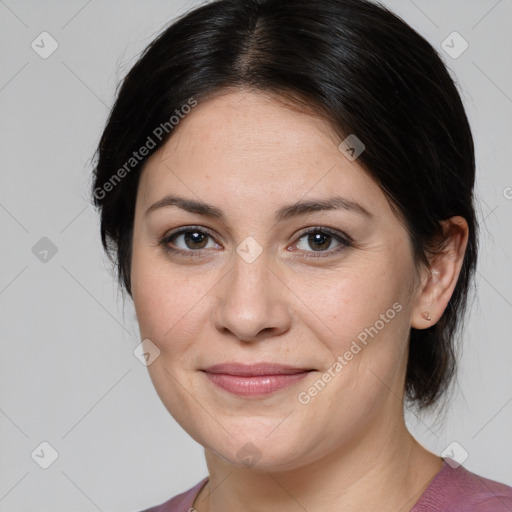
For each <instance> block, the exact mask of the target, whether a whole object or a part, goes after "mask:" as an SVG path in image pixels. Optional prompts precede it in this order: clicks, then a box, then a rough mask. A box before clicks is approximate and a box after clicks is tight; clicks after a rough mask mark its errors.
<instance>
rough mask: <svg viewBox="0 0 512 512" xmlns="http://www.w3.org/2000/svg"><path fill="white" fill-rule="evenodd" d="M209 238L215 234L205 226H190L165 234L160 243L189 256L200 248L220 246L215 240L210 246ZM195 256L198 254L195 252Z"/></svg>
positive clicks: (168, 249) (168, 248) (170, 249)
mask: <svg viewBox="0 0 512 512" xmlns="http://www.w3.org/2000/svg"><path fill="white" fill-rule="evenodd" d="M209 238H210V239H212V240H213V235H212V234H211V233H210V232H209V231H206V230H205V229H204V228H199V227H195V226H188V227H186V228H182V229H179V230H177V231H174V232H173V233H170V234H169V235H167V236H165V237H164V238H162V240H160V241H159V245H162V246H164V247H165V249H166V250H167V251H169V252H177V253H182V254H186V255H187V256H189V255H192V254H191V253H194V252H196V253H197V252H200V249H210V248H216V247H218V244H216V243H215V242H213V241H212V244H213V245H210V246H208V239H209ZM193 256H196V254H193ZM197 256H199V254H197Z"/></svg>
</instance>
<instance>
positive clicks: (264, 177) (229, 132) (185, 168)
mask: <svg viewBox="0 0 512 512" xmlns="http://www.w3.org/2000/svg"><path fill="white" fill-rule="evenodd" d="M339 142H340V139H339V137H338V136H337V135H336V133H335V132H334V130H333V128H332V126H331V124H330V123H329V122H328V121H327V120H325V119H323V118H322V117H320V116H314V115H310V114H308V113H305V112H300V111H298V110H297V109H296V108H290V107H289V106H287V105H284V104H283V103H282V102H281V101H278V100H277V99H275V98H272V97H269V96H267V95H263V94H258V93H256V92H248V91H236V92H229V93H226V94H223V95H220V96H217V97H214V98H212V99H209V100H207V101H205V102H204V103H200V104H199V105H198V106H196V107H195V108H194V109H192V111H191V112H190V113H189V114H188V115H187V116H186V117H185V118H184V119H183V120H181V121H180V123H179V125H178V126H177V127H176V128H175V132H174V133H173V134H172V136H171V137H170V139H169V140H168V141H167V143H166V144H165V145H164V146H163V147H162V148H160V150H159V151H157V152H156V153H155V154H153V155H152V156H151V157H150V158H149V159H148V161H147V162H146V165H145V167H144V171H143V173H142V176H141V182H140V190H141V195H142V200H143V201H144V203H148V202H151V201H156V200H158V199H159V198H160V196H162V195H164V194H165V192H166V191H167V193H170V192H171V191H172V192H174V191H175V192H178V191H179V192H181V193H185V194H187V195H189V196H190V195H196V196H198V197H201V196H204V195H208V196H209V197H211V196H212V194H213V195H216V196H218V197H220V198H221V200H222V202H223V203H225V204H229V203H233V202H234V201H236V200H237V199H238V201H241V202H245V203H246V204H247V201H252V202H253V204H254V205H255V206H256V205H258V206H259V207H264V206H266V207H270V205H271V204H272V203H275V204H276V205H277V204H278V203H282V202H283V200H282V198H283V197H286V198H288V199H289V200H293V199H295V200H298V199H300V198H302V197H307V196H308V195H309V196H315V197H319V196H325V195H334V194H335V195H343V196H345V197H347V198H349V199H350V198H355V197H358V198H359V199H361V198H363V199H364V200H365V201H366V202H367V204H368V208H369V209H371V205H372V204H373V205H378V204H382V206H383V207H385V205H384V203H385V202H386V200H385V198H384V196H383V193H382V192H381V190H380V188H379V187H378V186H377V184H376V183H375V182H374V181H373V180H372V179H371V178H370V177H369V175H368V173H367V172H366V171H364V170H363V169H362V168H361V167H360V166H359V165H358V164H357V160H356V161H349V160H348V159H347V158H346V157H345V156H344V155H343V154H342V153H341V151H340V150H339V148H338V145H339ZM279 198H280V199H279Z"/></svg>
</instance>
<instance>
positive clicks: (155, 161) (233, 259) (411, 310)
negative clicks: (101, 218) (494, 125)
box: [131, 89, 468, 512]
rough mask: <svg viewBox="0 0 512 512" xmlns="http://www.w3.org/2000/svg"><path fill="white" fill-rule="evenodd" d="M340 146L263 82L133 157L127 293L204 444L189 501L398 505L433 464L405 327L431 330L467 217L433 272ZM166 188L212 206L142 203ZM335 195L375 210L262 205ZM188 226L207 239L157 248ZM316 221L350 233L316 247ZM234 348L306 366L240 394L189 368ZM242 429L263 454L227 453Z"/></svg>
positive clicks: (358, 507) (229, 505) (185, 418)
mask: <svg viewBox="0 0 512 512" xmlns="http://www.w3.org/2000/svg"><path fill="white" fill-rule="evenodd" d="M339 143H340V139H339V138H338V137H337V136H336V134H335V133H334V132H333V130H332V127H331V126H330V124H329V123H328V122H327V121H325V120H323V119H321V118H319V117H317V116H312V115H308V114H306V113H303V112H300V111H298V110H297V109H293V108H289V107H288V106H286V105H285V104H283V103H282V102H281V101H279V100H278V99H276V98H272V97H270V96H268V95H264V94H263V93H261V92H254V91H249V90H244V89H240V90H236V91H234V90H232V91H228V92H226V93H224V94H222V95H218V96H215V97H213V98H210V99H209V100H207V101H205V102H203V103H200V104H199V105H198V106H197V107H196V108H194V109H193V111H192V112H191V113H190V114H189V115H188V116H187V117H186V118H185V119H184V120H183V121H181V123H180V125H179V126H178V127H177V128H176V129H175V132H174V133H173V135H172V137H171V138H170V139H169V140H168V142H167V143H166V145H165V146H163V147H162V148H161V149H160V150H159V151H158V152H157V153H155V154H153V155H152V156H151V158H150V159H149V160H148V161H147V163H146V166H145V168H144V170H143V173H142V176H141V180H140V184H139V189H138V194H137V202H136V211H135V222H134V237H133V258H132V269H131V282H132V294H133V300H134V304H135V309H136V314H137V319H138V322H139V327H140V333H141V337H142V339H150V340H151V341H152V342H153V343H154V344H155V345H156V346H157V347H158V349H159V350H160V355H159V357H158V358H157V359H156V360H155V361H154V362H153V363H152V364H150V365H149V366H148V370H149V374H150V377H151V380H152V382H153V385H154V386H155V389H156V391H157V393H158V395H159V397H160V399H161V400H162V402H163V404H164V405H165V407H166V408H167V410H168V411H169V412H170V414H171V415H172V416H173V417H174V418H175V419H176V421H178V423H179V424H180V425H181V426H182V427H183V428H184V429H185V430H186V431H187V432H188V433H189V434H190V435H191V436H192V437H193V438H194V439H195V440H196V441H197V442H199V443H200V444H201V445H202V446H204V448H205V456H206V461H207V465H208V470H209V482H208V484H207V485H206V487H204V488H203V490H202V492H201V493H200V495H199V496H198V498H197V499H196V501H195V504H194V508H195V509H196V510H197V511H198V512H205V511H210V512H220V511H226V510H227V511H230V510H244V511H248V512H251V511H261V510H265V511H267V512H269V511H270V512H272V511H279V512H282V511H290V512H291V511H295V510H297V511H299V510H300V511H302V510H304V509H307V510H308V512H316V511H321V510H322V511H324V510H344V511H346V512H350V511H354V512H355V511H358V512H360V511H362V510H381V511H388V510H389V511H396V510H402V511H407V510H410V509H411V508H412V507H413V505H414V503H415V502H416V501H417V499H418V498H419V496H420V494H421V492H422V491H423V490H424V489H425V488H426V486H427V485H428V483H429V482H430V481H431V480H432V478H433V477H434V476H435V474H436V473H437V472H438V471H439V470H440V469H441V466H442V459H441V458H440V457H438V456H436V455H434V454H432V453H431V452H429V451H428V450H426V449H425V448H424V447H422V446H421V445H420V444H419V443H418V442H417V441H415V440H414V438H413V437H412V436H411V434H410V433H409V432H408V430H407V428H406V426H405V423H404V416H403V395H404V382H405V370H406V361H407V346H408V339H409V331H410V328H411V327H415V328H416V329H424V328H427V327H429V326H430V325H432V324H433V323H435V322H437V321H438V320H439V318H440V317H441V315H442V313H443V311H444V309H445V308H446V305H447V303H448V300H449V298H450V296H451V294H452V292H453V289H454V287H455V284H456V282H457V277H458V275H459V272H460V269H461V265H462V258H463V255H464V251H465V248H466V243H467V230H468V228H467V224H466V222H465V220H464V219H462V218H461V217H454V218H452V219H450V220H448V221H444V223H443V226H444V229H445V235H446V237H447V239H448V245H447V248H446V252H445V254H444V255H442V256H441V257H439V258H437V259H436V261H435V262H434V263H435V266H433V268H434V269H435V272H434V274H431V273H430V272H429V271H428V270H427V269H426V268H424V267H418V266H417V265H416V263H415V261H414V259H413V255H412V252H411V245H410V243H409V238H408V235H407V232H406V230H405V228H404V226H403V225H402V223H401V222H400V221H399V219H398V218H397V217H396V216H395V214H394V213H393V212H392V210H391V208H390V204H389V202H388V201H387V199H386V196H385V195H384V193H383V192H382V191H381V189H380V188H379V186H378V185H377V184H376V183H375V182H374V181H373V180H372V179H371V178H370V177H369V175H368V174H367V173H366V172H365V171H364V170H363V169H362V168H361V167H360V166H359V165H358V163H357V160H355V161H349V160H348V159H347V158H346V157H345V156H344V155H343V154H342V153H341V152H340V151H339V149H338V145H339ZM171 193H172V194H174V195H177V196H182V197H186V198H188V199H192V200H200V201H204V202H206V203H208V204H211V205H213V206H215V207H216V208H218V209H221V210H222V211H223V212H224V215H225V220H220V219H217V218H211V217H208V216H205V215H200V214H197V213H190V212H187V211H184V210H182V209H181V208H179V207H177V206H167V207H162V208H159V209H155V210H153V211H152V212H150V213H148V214H147V215H146V214H145V212H146V210H147V209H148V208H149V207H150V206H151V205H153V204H154V203H156V202H157V201H159V200H160V199H162V198H163V197H164V196H166V195H167V194H171ZM335 195H341V196H343V197H344V198H347V199H350V200H352V201H356V202H357V203H359V204H360V205H362V206H363V207H364V208H365V209H367V210H368V211H369V212H370V213H371V214H372V217H366V216H363V215H360V214H358V213H356V212H354V211H346V210H328V211H319V212H313V213H307V214H305V215H302V216H297V217H293V218H290V219H287V220H282V221H280V222H276V221H275V219H274V213H275V211H276V210H278V209H279V208H281V207H282V206H284V205H285V204H286V205H288V204H290V203H294V202H297V201H299V200H304V199H315V200H316V199H326V198H329V197H332V196H335ZM184 226H200V227H201V229H202V230H203V231H204V230H205V229H207V230H210V231H211V232H212V234H213V236H212V237H209V236H207V235H205V237H204V238H203V239H201V238H199V242H198V240H197V239H196V240H192V242H191V241H190V240H189V241H188V242H187V239H186V238H185V237H184V236H183V235H181V236H177V237H176V238H174V239H173V241H172V242H169V243H168V246H174V247H177V248H180V249H182V250H183V251H187V253H186V254H185V255H177V254H174V253H172V252H167V251H166V250H165V248H164V247H163V246H162V245H159V241H160V239H162V238H163V237H164V236H165V235H169V234H171V232H172V230H175V229H176V228H180V227H184ZM317 227H318V228H321V227H329V228H331V229H334V230H336V231H337V232H339V234H340V236H344V234H346V235H348V236H350V237H351V238H352V239H353V241H354V244H353V245H352V246H343V245H342V244H341V243H340V242H339V241H338V239H337V238H336V237H335V236H333V237H332V238H327V241H326V242H324V245H323V246H321V248H320V250H318V249H317V246H315V244H314V241H311V240H310V242H309V243H308V236H307V235H304V234H303V233H302V231H303V230H305V229H306V228H317ZM191 231H192V232H194V228H191ZM313 231H314V230H313ZM328 235H329V234H327V236H328ZM248 236H250V237H252V238H253V239H254V240H255V241H256V242H257V243H258V244H259V246H260V247H261V249H262V253H261V254H260V255H259V257H258V258H256V259H255V260H254V261H253V262H251V263H248V262H247V261H246V260H245V259H244V258H242V257H241V256H240V255H239V254H238V253H237V251H236V249H237V247H238V246H239V245H240V244H241V243H242V241H244V239H246V237H248ZM329 241H330V242H329ZM194 242H195V244H194ZM338 248H341V250H340V251H339V252H336V249H338ZM287 249H288V250H287ZM315 249H316V250H315ZM322 251H323V252H322ZM191 253H193V254H194V255H198V254H200V256H199V257H193V256H190V254H191ZM328 253H330V255H328V256H324V257H318V258H316V259H313V258H312V257H310V258H308V256H311V255H313V256H314V255H318V254H320V256H321V255H322V254H328ZM394 303H399V304H400V305H401V306H402V309H401V311H400V312H397V313H396V315H395V316H394V318H393V319H392V320H389V321H388V322H387V323H385V326H384V327H383V328H381V329H380V330H379V332H378V334H377V335H374V337H373V338H369V341H368V343H367V345H366V346H363V348H362V350H361V351H360V352H359V353H357V354H356V355H354V357H353V359H352V360H351V361H349V362H348V364H347V365H346V366H345V367H344V368H343V369H342V371H340V372H339V373H337V374H336V376H335V377H334V378H333V379H332V380H331V381H330V382H329V383H328V385H326V386H325V388H323V389H322V390H321V391H320V392H319V393H318V394H317V395H316V396H314V397H313V398H312V399H311V401H310V402H309V403H308V404H305V405H304V404H301V403H300V402H299V401H298V398H297V395H298V393H299V392H301V391H304V390H306V391H307V390H308V388H310V387H311V386H312V385H313V383H314V382H315V381H317V380H318V379H319V378H321V376H322V374H323V373H324V372H326V371H328V369H329V368H330V367H332V366H333V363H334V362H335V360H336V357H337V356H339V355H343V354H344V353H345V352H346V351H347V350H348V349H349V348H350V346H351V343H352V341H353V340H355V339H357V336H358V334H360V333H361V332H362V331H364V329H365V328H366V327H369V326H373V325H375V324H376V321H377V320H379V318H381V316H380V315H382V314H386V311H388V310H389V309H390V308H392V305H393V304H394ZM425 312H429V313H430V315H431V320H430V321H427V320H426V319H425V318H424V316H423V315H424V313H425ZM230 361H237V362H243V363H252V362H261V361H272V362H277V363H282V364H290V365H293V366H298V367H304V368H314V369H315V370H316V371H314V372H310V373H309V374H308V376H307V377H306V378H305V379H304V380H302V381H301V382H300V383H298V384H295V385H292V386H289V387H287V388H285V389H282V390H280V391H278V392H275V393H273V394H270V395H267V396H264V397H260V398H254V397H250V398H244V397H239V396H235V395H232V394H230V393H228V392H226V391H224V390H221V389H219V388H218V387H216V386H215V385H214V384H212V383H211V382H210V381H209V380H208V379H207V378H206V376H205V374H204V372H202V371H201V369H204V368H206V367H207V366H210V365H213V364H218V363H223V362H230ZM247 443H252V445H253V448H252V449H253V451H255V453H257V457H256V456H255V459H254V460H256V459H257V458H258V457H259V459H258V460H257V461H256V463H255V464H254V465H245V464H244V463H243V462H242V461H241V459H240V458H239V456H238V455H237V454H238V452H239V450H241V449H242V448H243V447H244V446H245V447H246V448H245V449H246V450H247ZM252 445H251V446H252ZM254 447H255V448H254ZM242 453H243V452H242ZM212 490H214V492H212Z"/></svg>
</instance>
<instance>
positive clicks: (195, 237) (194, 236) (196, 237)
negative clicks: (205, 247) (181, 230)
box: [185, 231, 206, 248]
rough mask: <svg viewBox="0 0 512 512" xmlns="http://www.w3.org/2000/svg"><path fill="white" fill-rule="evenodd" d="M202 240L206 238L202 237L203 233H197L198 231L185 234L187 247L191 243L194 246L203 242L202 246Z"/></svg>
mask: <svg viewBox="0 0 512 512" xmlns="http://www.w3.org/2000/svg"><path fill="white" fill-rule="evenodd" d="M203 238H204V239H206V237H205V236H204V235H203V233H199V232H198V231H190V232H188V233H185V240H186V242H187V245H188V242H191V243H192V244H193V245H194V244H201V242H203V244H204V240H203ZM195 248H197V247H195Z"/></svg>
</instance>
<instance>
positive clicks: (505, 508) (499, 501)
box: [142, 458, 512, 512]
mask: <svg viewBox="0 0 512 512" xmlns="http://www.w3.org/2000/svg"><path fill="white" fill-rule="evenodd" d="M447 461H450V462H447ZM450 463H451V464H450ZM456 464H457V463H456V462H454V461H452V460H451V459H448V458H445V461H444V464H443V467H442V468H441V470H440V471H439V473H437V475H436V476H435V477H434V479H433V480H432V481H431V482H430V484H429V486H428V487H427V488H426V489H425V491H424V492H423V494H422V495H421V496H420V499H419V500H418V501H417V502H416V504H415V505H414V507H413V508H412V509H411V512H512V487H509V486H508V485H505V484H502V483H499V482H496V481H494V480H489V479H488V478H483V477H481V476H479V475H476V474H475V473H472V472H471V471H468V470H467V469H465V468H463V467H462V466H457V467H455V466H456ZM452 466H453V467H452ZM207 482H208V477H205V478H203V480H201V481H200V482H199V483H197V484H196V485H195V486H194V487H192V488H191V489H189V490H188V491H185V492H183V493H181V494H178V495H177V496H175V497H174V498H171V499H170V500H169V501H166V502H165V503H162V504H161V505H157V506H155V507H152V508H148V509H146V510H143V511H142V512H193V510H194V509H192V504H193V503H194V500H195V498H196V496H197V495H198V494H199V491H200V490H201V489H202V488H203V486H205V485H206V483H207Z"/></svg>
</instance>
